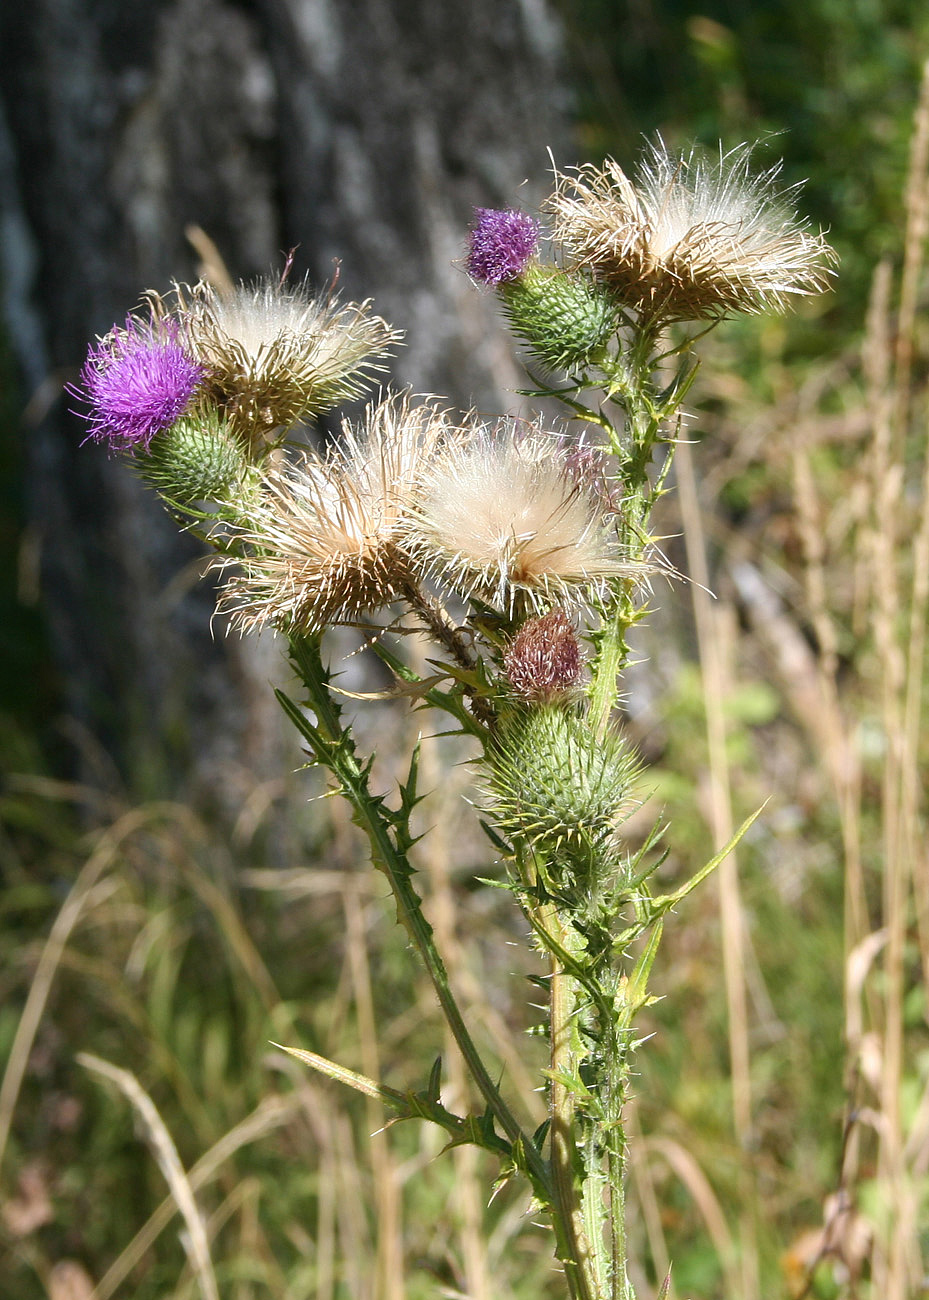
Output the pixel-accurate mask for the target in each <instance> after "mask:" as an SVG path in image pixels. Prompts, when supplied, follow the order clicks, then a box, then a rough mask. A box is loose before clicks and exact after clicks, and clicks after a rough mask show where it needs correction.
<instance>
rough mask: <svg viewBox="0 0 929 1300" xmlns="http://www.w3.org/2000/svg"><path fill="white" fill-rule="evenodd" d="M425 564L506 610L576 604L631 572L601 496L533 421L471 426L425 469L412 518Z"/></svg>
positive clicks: (559, 442)
mask: <svg viewBox="0 0 929 1300" xmlns="http://www.w3.org/2000/svg"><path fill="white" fill-rule="evenodd" d="M414 526H415V546H416V551H417V554H418V555H419V556H420V558H421V561H422V563H423V564H424V566H425V567H426V568H427V569H428V570H429V571H430V572H431V573H432V574H433V575H434V576H436V577H438V578H440V579H442V580H444V581H446V582H447V583H448V584H449V585H450V586H452V587H453V588H454V589H455V590H457V591H458V592H459V593H461V594H462V595H464V596H472V595H474V596H478V597H479V598H481V599H483V600H487V601H490V602H492V603H495V604H497V605H498V606H501V607H503V608H506V609H512V608H513V605H514V602H515V600H516V597H517V595H518V594H519V593H522V594H523V595H524V596H525V597H526V598H527V600H528V603H529V605H530V606H531V607H534V608H536V609H538V610H543V609H544V608H546V607H547V606H550V605H551V604H552V603H553V602H556V601H557V602H559V603H572V602H574V603H577V602H584V601H585V600H586V599H587V598H588V597H589V596H591V595H592V594H593V593H594V592H598V591H603V590H605V588H606V587H607V586H608V584H609V583H610V581H611V580H614V579H618V578H622V577H631V576H636V575H638V574H641V573H642V571H643V570H642V567H641V566H638V565H632V564H628V563H624V562H623V560H622V558H621V556H620V554H619V549H618V545H617V542H616V537H615V531H613V532H611V530H610V528H609V526H608V524H607V522H606V521H605V519H604V514H603V509H602V502H601V499H600V496H599V493H596V492H593V491H591V490H590V489H589V488H588V487H587V486H586V485H585V484H584V483H582V482H578V480H577V479H576V478H575V477H574V475H573V474H572V467H571V464H570V460H569V452H568V450H567V448H566V444H565V441H564V439H562V438H560V437H559V436H558V435H556V434H552V433H548V432H546V431H544V430H543V429H541V428H540V427H539V426H538V425H537V424H532V425H526V424H525V423H521V422H519V421H516V420H504V421H501V422H500V424H498V425H497V426H496V427H495V428H488V427H486V426H481V425H478V426H476V427H475V428H472V429H471V430H469V431H467V432H466V435H465V436H463V437H462V438H461V439H460V440H458V441H455V442H454V443H452V444H450V445H449V447H448V448H447V450H446V452H445V453H444V454H443V455H442V456H440V457H439V458H438V460H437V461H436V463H435V464H434V465H433V466H432V468H431V469H430V471H429V473H428V475H427V477H426V480H425V484H424V489H423V495H422V501H421V503H420V505H419V507H418V509H417V511H416V517H415V525H414Z"/></svg>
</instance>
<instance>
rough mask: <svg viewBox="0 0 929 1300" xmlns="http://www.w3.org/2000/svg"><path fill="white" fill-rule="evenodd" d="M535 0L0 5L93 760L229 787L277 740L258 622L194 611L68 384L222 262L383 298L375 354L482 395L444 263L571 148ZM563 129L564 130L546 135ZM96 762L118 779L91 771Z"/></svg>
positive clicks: (31, 298) (151, 785)
mask: <svg viewBox="0 0 929 1300" xmlns="http://www.w3.org/2000/svg"><path fill="white" fill-rule="evenodd" d="M559 48H560V46H559V34H558V29H557V27H556V26H555V23H554V20H553V19H552V18H551V17H550V16H549V14H548V13H547V12H546V9H545V0H469V3H467V4H460V3H458V2H457V0H337V2H336V0H252V2H251V3H248V2H247V0H240V3H232V0H226V2H224V0H176V2H175V3H167V0H146V2H145V3H142V4H130V3H127V2H126V0H32V2H31V3H30V4H28V5H26V4H7V5H3V6H2V7H0V207H2V211H0V217H2V219H3V228H4V232H5V239H4V240H3V247H4V248H5V250H6V251H5V254H4V256H5V264H4V266H3V270H2V281H3V286H4V290H5V297H6V318H7V329H8V331H9V335H10V338H11V341H12V344H13V348H14V351H15V353H16V355H17V357H18V359H19V362H20V366H21V371H22V374H23V377H24V384H25V395H26V396H27V397H28V398H29V399H30V401H29V405H28V407H27V414H28V418H27V421H26V427H25V430H24V436H25V438H26V440H27V473H28V483H27V489H28V500H29V512H30V516H31V523H32V528H33V532H34V534H35V535H36V536H37V537H38V539H39V543H40V547H41V574H42V579H41V598H42V601H43V603H44V608H45V611H46V614H47V623H48V628H49V632H50V637H51V641H52V645H53V649H54V653H55V655H56V657H57V661H58V663H59V665H60V668H61V671H62V679H63V681H64V682H65V683H66V687H65V697H64V706H65V711H66V713H67V715H68V716H69V718H70V719H71V732H72V734H80V735H82V736H83V737H84V738H85V740H84V741H83V742H82V743H81V749H82V752H83V755H84V758H85V761H86V760H87V759H88V758H90V757H92V756H93V755H94V754H98V755H99V754H103V755H105V756H106V762H105V764H104V763H101V764H99V765H98V767H99V768H100V770H102V768H103V767H104V766H106V768H107V770H109V771H110V772H111V773H113V774H116V773H118V774H119V779H120V780H122V781H124V782H126V783H127V784H128V788H129V790H130V791H131V793H132V795H133V797H136V798H137V797H140V796H145V795H152V796H155V795H157V796H164V795H176V794H178V793H181V794H183V795H184V797H186V798H192V799H194V800H195V801H196V802H199V803H200V805H201V806H202V805H203V803H204V801H207V802H209V801H214V802H215V803H216V805H217V806H218V807H220V808H223V809H226V810H229V809H234V808H236V807H238V806H239V805H240V803H241V800H242V799H243V798H245V797H247V795H248V793H249V792H250V791H253V790H254V788H255V783H256V779H257V780H260V779H261V778H262V777H264V776H267V775H269V774H270V773H271V772H272V771H276V770H277V769H276V764H277V763H278V762H280V760H281V754H280V749H279V746H280V744H281V739H280V735H281V733H280V728H279V727H278V722H277V717H276V713H275V709H276V706H275V705H274V703H273V700H272V698H271V693H270V692H269V691H268V689H267V682H268V678H269V677H272V676H274V675H276V674H279V672H280V668H279V667H278V662H279V659H280V652H279V648H278V647H277V646H276V645H275V643H274V640H273V638H270V637H265V638H262V639H260V640H257V641H256V640H255V639H254V638H253V639H249V640H247V641H240V640H239V639H238V638H227V637H222V636H220V635H217V636H216V637H214V636H213V635H212V633H211V623H210V615H211V610H212V602H213V593H212V590H211V588H210V586H209V584H208V583H205V582H198V581H197V576H198V572H199V560H200V548H199V546H198V545H197V544H195V543H194V542H193V541H191V540H190V539H187V538H185V537H183V536H180V537H179V536H178V535H177V532H176V529H175V527H174V525H173V524H172V523H171V521H170V520H169V519H167V517H166V516H165V515H164V514H163V512H162V511H161V509H160V507H159V505H158V504H157V502H156V501H155V500H154V499H153V497H152V496H151V495H150V494H149V493H147V492H146V490H145V489H143V488H142V486H141V485H140V484H139V483H138V482H137V480H136V479H135V478H134V477H133V475H132V474H131V473H130V472H129V471H128V470H127V467H126V465H125V464H124V463H122V462H120V461H118V460H114V459H110V458H108V457H107V455H106V453H105V452H104V451H103V450H102V449H100V448H99V447H96V446H86V447H83V448H81V447H80V445H79V444H80V441H81V436H82V435H81V426H80V424H79V422H78V421H77V420H76V419H75V418H74V417H73V416H72V415H70V414H69V412H68V410H67V407H68V401H67V399H66V398H65V397H63V396H62V395H61V385H62V383H63V382H64V381H66V380H68V379H74V378H75V377H76V373H77V368H78V366H79V365H80V362H81V360H82V359H83V355H84V352H85V349H86V345H87V342H88V340H89V339H90V338H91V337H92V336H93V335H94V334H96V333H102V332H104V331H106V330H107V329H108V328H109V327H110V325H111V324H112V323H113V322H114V321H118V320H120V319H121V318H123V317H124V316H125V314H126V312H127V311H128V310H130V309H132V308H133V307H134V306H135V305H136V303H137V301H138V296H139V293H140V291H141V290H142V289H143V288H145V287H156V288H167V287H168V285H169V284H170V281H171V280H172V279H175V278H176V279H179V280H190V279H192V278H195V276H196V258H195V255H194V253H193V251H192V249H191V247H190V245H189V244H188V242H187V240H186V239H185V228H186V227H188V226H189V225H196V226H199V227H201V228H202V229H203V230H204V231H206V233H207V234H208V235H209V236H210V238H211V239H212V240H214V241H215V243H216V245H217V247H218V248H219V250H220V253H221V255H222V257H223V258H224V260H225V262H226V264H227V265H228V267H229V269H230V271H231V272H232V273H233V275H235V276H244V277H249V276H253V275H256V274H260V273H263V272H268V271H270V270H279V269H280V267H281V265H282V261H283V258H282V253H283V252H284V251H285V250H288V249H290V248H293V247H295V246H297V247H298V251H297V254H296V265H295V274H297V275H299V274H302V273H304V272H305V273H307V274H308V275H309V276H310V278H311V280H312V281H313V282H314V283H315V284H316V285H318V286H319V287H320V288H322V287H323V286H324V285H326V284H327V283H328V282H329V281H330V280H331V279H332V277H333V274H334V269H335V267H336V265H337V264H338V266H339V282H340V288H341V291H342V293H343V295H344V296H346V297H359V298H367V297H374V298H375V299H376V307H377V310H378V311H379V312H380V313H381V314H382V315H385V316H387V317H388V319H390V320H391V321H392V322H393V323H394V324H396V325H397V326H400V327H402V328H404V329H406V330H407V346H406V348H405V349H404V350H403V351H402V352H401V354H400V356H399V358H398V360H397V362H396V365H395V379H396V380H397V381H399V382H400V383H403V384H407V383H409V384H411V385H413V386H414V388H415V389H416V390H417V391H420V392H436V393H442V394H447V395H448V396H449V397H450V398H452V399H453V400H454V401H455V402H456V403H457V404H460V405H463V406H468V405H471V404H472V403H474V404H476V405H477V406H479V407H481V408H484V409H488V410H501V409H504V408H505V407H506V406H510V407H511V408H512V406H513V401H514V399H513V397H512V395H511V394H508V393H507V392H506V390H507V389H508V388H511V387H513V386H514V385H516V384H517V383H518V382H519V377H518V371H517V369H516V367H515V365H514V364H513V361H512V357H511V351H510V346H509V343H508V341H507V339H506V336H505V335H504V333H503V331H502V329H501V328H500V327H499V325H498V324H497V322H496V316H495V307H494V302H493V299H492V297H489V296H487V295H481V294H480V293H478V292H477V291H476V290H475V289H474V288H473V287H472V286H471V284H470V283H469V281H468V279H467V277H466V276H465V274H464V273H463V272H462V270H461V269H460V267H456V266H455V265H454V262H455V260H456V259H458V258H460V257H461V252H462V242H463V238H464V234H465V231H466V228H467V225H468V222H469V220H470V217H471V207H472V205H475V204H483V205H489V206H500V205H506V204H509V203H513V202H519V201H520V200H522V201H523V202H526V203H530V204H531V203H532V201H533V200H534V198H536V197H537V190H535V189H533V187H531V186H530V187H529V189H528V193H527V192H526V191H520V190H519V188H518V187H519V186H520V184H521V182H522V181H523V180H524V178H525V177H527V176H529V177H532V178H533V180H534V182H536V184H537V185H538V184H540V183H541V182H542V180H543V178H544V173H545V170H546V168H547V165H548V164H547V158H546V148H547V147H548V146H549V145H551V146H552V147H553V148H554V149H555V150H556V153H558V154H559V155H560V156H561V157H563V156H564V148H563V141H564V137H565V126H564V100H563V97H562V92H561V89H560V81H559ZM559 146H562V147H561V148H560V147H559ZM111 779H115V777H111Z"/></svg>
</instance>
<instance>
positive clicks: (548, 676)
mask: <svg viewBox="0 0 929 1300" xmlns="http://www.w3.org/2000/svg"><path fill="white" fill-rule="evenodd" d="M503 666H504V669H505V672H506V677H507V681H508V682H509V683H510V685H511V686H512V688H513V690H514V691H515V692H516V694H517V695H519V696H521V697H522V699H524V700H525V701H526V702H527V703H529V704H548V703H554V702H555V701H557V700H560V699H564V698H565V697H566V696H569V695H570V694H571V692H572V691H573V690H574V688H575V687H576V686H577V684H578V682H579V681H580V677H581V671H582V659H581V647H580V644H579V643H578V639H577V636H576V635H575V632H574V628H573V626H572V624H571V623H570V622H569V620H568V619H567V617H566V616H565V612H564V610H563V609H553V610H552V612H551V613H550V614H543V615H542V617H541V618H530V619H529V620H528V622H526V623H524V624H523V626H522V627H521V628H520V630H519V633H518V634H517V636H516V637H515V639H514V640H513V643H512V645H511V646H510V648H509V649H508V650H507V652H506V655H505V657H504V660H503Z"/></svg>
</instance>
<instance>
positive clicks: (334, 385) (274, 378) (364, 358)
mask: <svg viewBox="0 0 929 1300" xmlns="http://www.w3.org/2000/svg"><path fill="white" fill-rule="evenodd" d="M177 296H178V304H179V314H180V316H181V318H182V320H183V324H184V330H185V334H186V336H187V339H188V341H189V346H190V347H191V349H192V350H193V351H194V353H195V354H196V355H197V356H198V357H200V358H201V359H202V360H203V361H204V362H205V363H206V364H207V366H208V367H209V376H210V381H211V385H212V387H213V389H214V392H215V395H216V397H217V398H218V400H219V401H220V403H221V404H222V405H223V407H224V409H225V412H226V415H227V418H229V419H230V420H231V421H232V422H233V423H234V424H235V425H236V427H237V428H238V429H239V430H240V432H242V433H243V434H244V435H246V436H248V437H249V438H252V439H256V438H260V437H262V436H263V435H266V434H268V433H271V432H272V431H273V430H274V429H279V428H283V429H287V428H289V427H290V426H291V425H293V424H295V423H297V422H298V421H300V420H305V419H308V418H310V417H311V416H315V415H319V414H321V413H322V412H324V411H328V410H330V409H331V408H332V407H333V406H336V405H338V403H340V402H343V401H347V400H349V399H350V398H353V397H357V396H358V395H359V394H360V393H362V392H363V391H364V390H365V388H366V387H367V385H368V383H369V380H370V378H371V376H372V374H374V373H376V372H378V371H380V370H383V368H384V365H383V363H384V361H385V359H386V357H387V356H388V355H389V353H390V349H391V347H392V345H394V344H395V343H397V342H398V341H399V339H400V338H401V337H402V336H401V334H400V333H399V332H398V331H396V330H394V329H392V328H391V327H390V326H389V325H388V324H387V322H386V321H384V320H383V319H382V318H381V317H380V316H374V315H372V314H371V312H370V310H369V306H370V304H369V303H367V302H363V303H344V304H339V302H338V301H337V300H336V299H335V298H334V297H332V296H330V295H327V296H323V297H319V298H315V297H313V296H312V295H311V294H310V292H309V290H308V288H307V286H306V285H305V284H303V285H298V286H296V287H294V288H286V287H283V286H281V285H279V284H275V283H272V282H269V281H260V282H258V283H256V284H252V285H245V284H240V285H238V286H237V287H236V288H235V289H234V290H233V291H232V292H231V293H225V294H223V293H219V292H217V291H216V290H215V289H213V288H212V287H211V286H209V285H207V284H198V285H195V286H194V288H193V289H189V290H188V289H184V288H179V290H178V294H177Z"/></svg>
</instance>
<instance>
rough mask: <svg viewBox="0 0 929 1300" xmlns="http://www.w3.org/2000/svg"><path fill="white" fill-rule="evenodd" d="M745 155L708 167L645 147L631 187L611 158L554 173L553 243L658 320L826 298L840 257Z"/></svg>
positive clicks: (695, 158) (746, 150)
mask: <svg viewBox="0 0 929 1300" xmlns="http://www.w3.org/2000/svg"><path fill="white" fill-rule="evenodd" d="M752 149H753V147H752V146H751V145H739V146H738V147H737V148H735V149H732V150H730V152H729V153H723V152H722V150H721V149H720V155H719V159H718V161H717V160H715V159H714V160H709V159H706V158H703V157H701V156H700V155H698V154H697V153H695V152H693V151H691V152H690V153H689V154H680V155H676V156H672V155H671V154H669V153H668V151H667V149H666V148H665V146H664V144H663V142H661V141H659V142H658V143H657V144H655V145H652V146H650V147H649V151H648V153H647V155H646V157H645V159H644V161H643V162H642V164H641V166H640V168H639V171H638V173H637V174H636V177H635V181H634V182H633V181H630V180H629V178H628V177H627V176H626V175H625V173H624V172H623V171H622V169H621V168H620V167H619V165H618V164H617V163H615V162H614V161H613V160H612V159H608V160H607V161H606V163H605V164H604V166H603V167H602V168H598V167H595V166H590V165H589V166H585V167H581V168H579V169H578V170H577V172H576V173H575V174H574V175H571V176H568V175H564V174H562V173H559V172H556V173H555V190H554V193H553V194H552V195H551V197H550V198H549V199H548V201H547V204H546V208H547V210H548V211H549V212H550V213H551V214H552V216H553V218H554V234H555V238H556V239H557V240H558V241H560V242H561V243H562V244H563V245H564V247H565V249H566V250H567V252H568V254H569V256H570V257H572V258H573V259H574V261H575V262H576V264H577V265H579V266H584V267H588V268H589V269H590V270H591V271H592V272H593V274H594V275H595V276H596V277H597V278H598V279H602V280H603V281H604V282H605V283H606V284H608V285H609V286H610V288H611V289H612V290H613V291H614V293H616V295H617V297H618V298H619V299H621V301H622V302H623V303H625V304H626V306H628V307H631V308H634V309H635V310H636V311H639V312H641V313H643V314H644V315H646V316H648V317H649V318H652V319H655V320H659V321H672V320H698V319H714V318H718V317H722V316H728V315H730V314H732V313H734V312H760V311H764V310H767V309H769V308H775V309H779V310H780V309H783V308H785V307H786V306H787V304H788V302H789V301H790V300H791V298H793V297H795V296H796V295H798V294H812V293H819V292H821V291H822V290H824V289H826V288H828V286H829V277H830V275H831V274H832V269H831V268H832V266H833V265H834V263H835V253H834V252H833V250H832V249H831V248H830V247H829V245H828V244H827V243H826V241H825V239H824V238H823V236H822V234H821V233H817V234H814V233H812V232H811V231H810V230H809V229H808V227H807V225H806V224H805V223H804V222H802V221H801V220H800V219H799V218H798V217H797V216H796V214H795V212H794V211H793V208H792V197H793V196H792V192H791V191H790V190H787V191H783V190H781V189H780V188H779V186H778V183H777V179H778V175H779V172H780V166H776V167H772V168H770V169H769V170H768V171H764V172H761V173H757V174H754V175H753V174H752V173H751V170H750V168H751V158H752Z"/></svg>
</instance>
